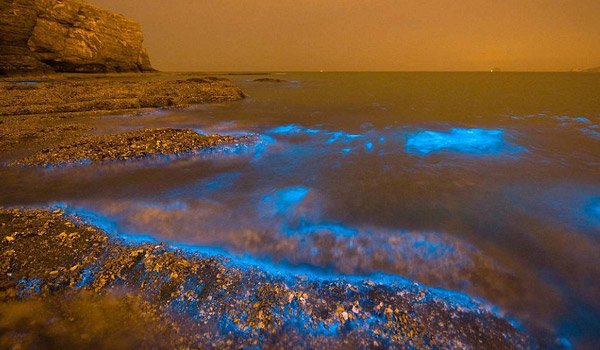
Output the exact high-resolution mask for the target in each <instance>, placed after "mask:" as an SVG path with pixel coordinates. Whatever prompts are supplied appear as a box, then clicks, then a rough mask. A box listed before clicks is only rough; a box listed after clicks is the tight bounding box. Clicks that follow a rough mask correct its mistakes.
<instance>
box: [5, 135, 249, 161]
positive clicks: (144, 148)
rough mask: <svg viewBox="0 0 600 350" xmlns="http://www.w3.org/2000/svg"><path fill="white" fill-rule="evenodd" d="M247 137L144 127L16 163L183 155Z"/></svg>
mask: <svg viewBox="0 0 600 350" xmlns="http://www.w3.org/2000/svg"><path fill="white" fill-rule="evenodd" d="M245 139H247V137H245V138H236V137H233V136H222V135H200V134H198V133H197V132H195V131H193V130H188V129H173V128H164V129H141V130H135V131H130V132H126V133H121V134H115V135H112V134H111V135H102V136H90V137H86V138H80V139H76V140H70V141H67V142H65V143H62V144H60V145H58V146H55V147H51V148H45V149H42V150H41V151H39V152H36V153H34V154H32V155H29V156H27V157H25V158H22V159H19V160H17V161H15V162H13V163H12V164H13V165H25V166H58V165H65V164H83V163H91V162H104V161H111V160H121V161H123V160H131V159H141V158H148V157H155V156H161V155H180V154H183V153H189V152H193V151H198V150H201V149H207V148H212V147H216V146H219V145H224V144H232V143H236V142H243V141H244V140H245Z"/></svg>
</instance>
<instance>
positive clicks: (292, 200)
mask: <svg viewBox="0 0 600 350" xmlns="http://www.w3.org/2000/svg"><path fill="white" fill-rule="evenodd" d="M309 193H310V189H309V188H307V187H304V186H293V187H287V188H283V189H281V190H278V191H276V192H275V193H272V194H268V195H265V196H263V198H262V200H261V204H263V206H264V209H265V210H266V212H268V213H270V214H275V215H281V214H286V213H290V212H291V211H293V210H294V209H295V208H296V207H298V205H300V203H301V202H302V201H303V200H304V198H306V196H307V195H308V194H309Z"/></svg>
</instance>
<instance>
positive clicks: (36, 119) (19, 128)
mask: <svg viewBox="0 0 600 350" xmlns="http://www.w3.org/2000/svg"><path fill="white" fill-rule="evenodd" d="M21 79H24V78H21ZM26 79H28V80H15V78H11V79H4V80H0V94H2V96H3V98H2V99H1V100H0V162H7V163H14V162H17V163H19V160H21V159H23V158H27V157H30V158H28V159H29V161H23V162H21V163H23V164H30V165H31V164H33V163H35V164H42V163H47V164H49V163H59V162H64V161H78V160H83V158H82V157H83V156H85V158H89V157H92V158H94V159H99V158H103V159H104V158H107V159H108V158H111V157H110V156H107V155H104V156H100V155H96V156H94V155H91V154H88V155H85V152H84V153H81V152H83V150H84V149H87V150H88V151H86V152H88V153H89V152H91V150H92V148H90V147H91V146H92V145H93V143H94V142H100V143H102V144H103V147H104V146H108V147H109V148H110V147H117V148H119V150H118V151H117V153H115V155H114V157H112V158H124V157H127V158H130V157H138V156H142V155H152V154H158V153H162V154H165V153H167V154H173V153H178V152H181V151H188V150H194V149H198V148H201V147H204V146H210V145H211V142H204V141H209V140H208V139H203V141H202V142H201V140H200V137H201V136H200V135H197V134H196V133H194V132H193V131H191V130H188V131H171V132H168V133H164V132H163V133H162V134H161V135H156V133H155V132H152V131H151V130H147V129H148V128H146V127H145V126H144V125H140V126H136V127H134V128H133V129H139V130H138V131H137V133H139V135H136V134H134V135H120V136H119V135H113V136H110V134H123V132H122V131H119V130H118V129H117V130H113V128H114V125H113V124H123V123H121V122H119V123H111V122H110V121H106V122H105V119H106V117H107V116H111V115H112V116H114V118H115V119H117V120H121V121H127V120H133V119H134V118H135V117H136V116H137V115H140V114H144V113H153V112H155V111H156V110H157V108H169V109H173V108H180V107H187V106H191V105H196V104H203V103H222V102H230V101H237V100H241V99H243V98H244V97H245V95H244V93H243V92H242V91H241V90H240V89H239V88H238V87H236V86H234V85H233V84H232V83H231V81H229V80H227V79H223V78H215V77H191V78H187V79H180V78H179V77H177V76H171V75H167V74H161V73H156V74H144V75H140V74H136V75H101V76H95V75H92V76H89V75H78V74H75V75H60V76H58V75H50V76H33V77H28V78H26ZM128 137H134V138H136V137H137V138H138V141H140V142H141V143H140V142H137V143H136V144H135V145H136V147H137V148H134V147H130V146H133V144H131V145H129V146H128V145H127V142H126V139H127V138H128ZM179 137H180V138H181V139H179V140H175V139H176V138H179ZM140 138H141V139H140ZM119 139H123V140H121V141H120V142H119V141H118V140H119ZM144 140H145V141H144ZM214 140H216V139H214ZM214 140H213V141H214ZM158 141H161V142H168V143H169V145H170V146H168V147H167V146H166V143H165V144H164V145H162V146H157V145H156V142H158ZM222 141H232V140H225V138H222ZM115 142H117V143H118V145H115ZM150 142H152V143H154V145H150V144H149V143H150ZM111 145H113V146H111ZM86 147H87V148H86ZM93 149H94V150H96V151H98V150H99V148H98V147H94V148H93ZM44 150H46V151H44ZM50 150H52V152H50ZM57 150H60V151H59V152H58V153H56V151H57ZM114 151H115V150H114V149H113V152H114ZM44 152H45V153H44ZM76 153H79V156H77V155H76ZM142 153H143V154H142ZM54 154H56V156H53V155H54ZM31 157H34V158H36V159H37V161H35V162H34V161H33V160H34V158H31ZM53 158H55V159H54V160H53Z"/></svg>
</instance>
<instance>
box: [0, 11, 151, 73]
mask: <svg viewBox="0 0 600 350" xmlns="http://www.w3.org/2000/svg"><path fill="white" fill-rule="evenodd" d="M142 42H143V34H142V31H141V27H140V25H139V24H138V23H136V22H133V21H131V20H129V19H127V18H126V17H124V16H121V15H118V14H113V13H111V12H108V11H105V10H102V9H99V8H97V7H95V6H92V5H89V4H87V3H85V2H83V1H80V0H0V73H4V74H8V73H23V72H31V73H37V72H81V73H84V72H85V73H90V72H96V73H105V72H143V71H150V70H152V67H151V65H150V59H149V58H148V54H147V52H146V50H145V49H144V48H143V46H142Z"/></svg>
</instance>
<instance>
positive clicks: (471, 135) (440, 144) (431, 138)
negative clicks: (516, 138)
mask: <svg viewBox="0 0 600 350" xmlns="http://www.w3.org/2000/svg"><path fill="white" fill-rule="evenodd" d="M510 149H511V147H509V145H508V144H507V143H506V141H505V140H504V130H502V129H479V128H470V129H467V128H452V129H450V130H449V131H431V130H423V131H417V132H414V133H409V134H408V135H407V136H406V151H407V152H408V153H412V154H418V155H428V154H430V153H437V152H456V153H466V154H475V155H477V154H481V155H485V154H497V153H502V152H505V151H507V150H510Z"/></svg>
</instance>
